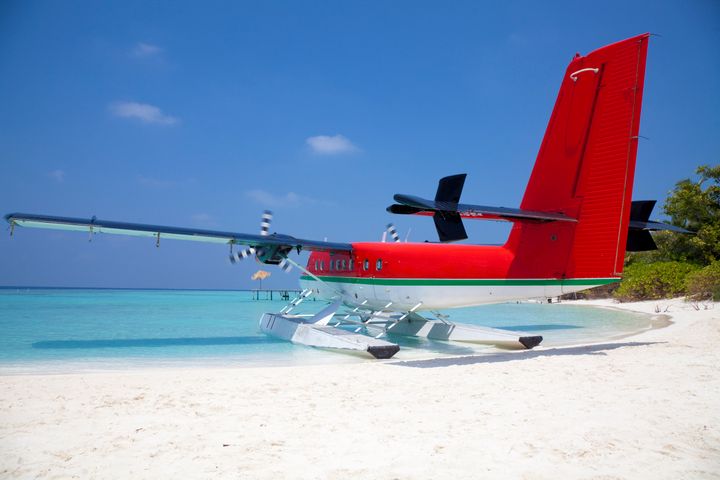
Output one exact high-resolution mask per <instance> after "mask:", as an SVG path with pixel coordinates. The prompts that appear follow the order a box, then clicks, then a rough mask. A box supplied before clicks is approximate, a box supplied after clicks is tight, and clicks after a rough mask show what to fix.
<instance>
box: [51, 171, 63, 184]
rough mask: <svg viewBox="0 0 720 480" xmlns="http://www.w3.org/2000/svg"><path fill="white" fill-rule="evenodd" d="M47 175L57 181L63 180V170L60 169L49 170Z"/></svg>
mask: <svg viewBox="0 0 720 480" xmlns="http://www.w3.org/2000/svg"><path fill="white" fill-rule="evenodd" d="M48 175H49V176H50V178H52V179H53V180H55V181H56V182H58V183H62V182H64V181H65V172H64V171H62V170H59V169H58V170H53V171H52V172H49V173H48Z"/></svg>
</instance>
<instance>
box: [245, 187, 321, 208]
mask: <svg viewBox="0 0 720 480" xmlns="http://www.w3.org/2000/svg"><path fill="white" fill-rule="evenodd" d="M245 196H246V197H248V198H249V199H250V200H252V201H254V202H255V203H258V204H260V205H262V206H264V207H267V208H277V207H300V206H306V205H313V204H316V203H317V200H315V199H314V198H310V197H305V196H303V195H298V194H297V193H295V192H287V193H286V194H284V195H275V194H273V193H270V192H268V191H265V190H260V189H256V190H248V191H247V192H245Z"/></svg>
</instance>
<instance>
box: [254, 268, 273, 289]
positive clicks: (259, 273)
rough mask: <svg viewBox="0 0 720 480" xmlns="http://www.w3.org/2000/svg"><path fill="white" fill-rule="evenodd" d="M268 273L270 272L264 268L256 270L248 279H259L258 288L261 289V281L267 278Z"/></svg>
mask: <svg viewBox="0 0 720 480" xmlns="http://www.w3.org/2000/svg"><path fill="white" fill-rule="evenodd" d="M270 275H271V274H270V272H266V271H265V270H258V271H257V272H255V273H253V274H252V276H251V277H250V280H259V281H260V290H262V281H263V280H265V279H266V278H268V277H269V276H270Z"/></svg>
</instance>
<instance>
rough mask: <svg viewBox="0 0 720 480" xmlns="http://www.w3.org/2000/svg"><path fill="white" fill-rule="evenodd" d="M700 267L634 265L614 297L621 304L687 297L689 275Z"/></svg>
mask: <svg viewBox="0 0 720 480" xmlns="http://www.w3.org/2000/svg"><path fill="white" fill-rule="evenodd" d="M697 269H698V267H697V266H695V265H693V264H690V263H684V262H656V263H633V264H631V265H628V266H627V267H626V268H625V273H624V275H623V280H622V282H621V283H620V286H619V287H618V289H617V290H615V293H614V294H613V296H614V297H615V298H616V299H618V300H620V301H621V302H632V301H638V300H655V299H659V298H669V297H677V296H681V295H685V294H686V293H687V277H688V274H689V273H691V272H693V271H695V270H697Z"/></svg>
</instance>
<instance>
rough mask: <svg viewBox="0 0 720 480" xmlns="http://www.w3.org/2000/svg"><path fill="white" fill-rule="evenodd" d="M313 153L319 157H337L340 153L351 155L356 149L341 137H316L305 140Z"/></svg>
mask: <svg viewBox="0 0 720 480" xmlns="http://www.w3.org/2000/svg"><path fill="white" fill-rule="evenodd" d="M305 143H307V144H308V145H310V148H311V149H312V150H313V152H315V153H319V154H321V155H337V154H341V153H351V152H355V151H357V150H359V149H358V147H356V146H355V145H353V143H352V142H351V141H350V140H348V139H347V138H346V137H344V136H343V135H333V136H330V135H317V136H315V137H310V138H308V139H307V140H305Z"/></svg>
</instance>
